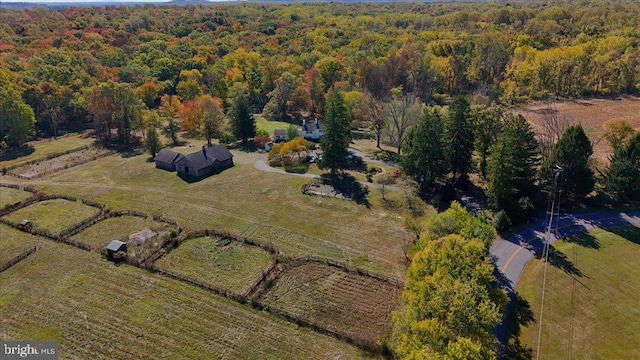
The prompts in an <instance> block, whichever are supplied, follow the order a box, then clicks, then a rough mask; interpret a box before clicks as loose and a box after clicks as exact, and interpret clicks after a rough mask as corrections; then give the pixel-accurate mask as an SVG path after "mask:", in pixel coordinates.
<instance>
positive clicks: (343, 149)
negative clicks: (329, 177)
mask: <svg viewBox="0 0 640 360" xmlns="http://www.w3.org/2000/svg"><path fill="white" fill-rule="evenodd" d="M349 128H350V124H349V115H348V112H347V108H346V106H345V104H344V96H343V95H342V93H340V92H339V91H338V90H336V89H332V90H331V91H330V92H329V98H328V99H327V106H326V109H325V118H324V135H322V138H320V148H321V149H322V151H323V153H322V161H321V163H320V165H321V166H322V167H323V168H327V169H330V170H331V172H332V173H335V172H336V171H337V170H342V169H346V168H347V167H348V165H349V163H348V159H347V157H348V156H349V150H348V149H349V142H350V141H351V133H350V131H349V130H350V129H349Z"/></svg>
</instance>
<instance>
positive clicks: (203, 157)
mask: <svg viewBox="0 0 640 360" xmlns="http://www.w3.org/2000/svg"><path fill="white" fill-rule="evenodd" d="M232 157H233V155H232V154H231V152H230V151H229V149H227V147H226V146H224V145H214V146H211V147H206V148H203V149H202V151H196V152H194V153H191V154H189V155H185V156H184V159H185V160H186V161H188V162H189V163H191V166H193V167H194V168H196V169H198V170H199V169H204V168H206V167H207V166H210V165H212V164H213V163H214V162H216V161H220V162H222V161H226V160H229V159H231V158H232ZM179 160H182V159H178V161H179Z"/></svg>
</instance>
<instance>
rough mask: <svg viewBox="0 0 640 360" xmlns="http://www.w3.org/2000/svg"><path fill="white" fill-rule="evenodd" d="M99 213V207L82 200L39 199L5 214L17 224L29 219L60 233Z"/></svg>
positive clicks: (35, 224)
mask: <svg viewBox="0 0 640 360" xmlns="http://www.w3.org/2000/svg"><path fill="white" fill-rule="evenodd" d="M97 213H98V209H97V208H95V207H92V206H88V205H85V204H83V203H81V202H80V201H70V200H65V199H53V200H45V201H39V202H37V203H35V204H31V205H29V206H27V207H24V208H22V209H18V210H17V211H14V212H12V213H10V214H9V215H7V216H5V218H6V219H7V220H10V221H12V222H14V223H16V224H19V223H20V222H21V221H22V220H24V219H28V220H30V221H31V223H32V224H33V226H35V227H36V228H39V229H41V230H48V231H51V232H52V233H58V232H60V231H62V230H64V229H66V228H68V227H70V226H72V225H75V224H77V223H79V222H81V221H82V220H85V219H87V218H89V217H91V216H93V215H96V214H97Z"/></svg>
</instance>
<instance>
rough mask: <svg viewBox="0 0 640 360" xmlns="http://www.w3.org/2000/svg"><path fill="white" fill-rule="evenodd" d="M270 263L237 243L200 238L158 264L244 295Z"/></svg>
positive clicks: (259, 252) (261, 254)
mask: <svg viewBox="0 0 640 360" xmlns="http://www.w3.org/2000/svg"><path fill="white" fill-rule="evenodd" d="M269 264H271V256H270V255H269V253H267V252H266V251H264V250H262V249H260V248H257V247H255V246H248V245H245V244H243V243H240V242H237V241H229V240H222V239H216V238H211V237H201V238H196V239H191V240H187V241H186V242H184V243H182V244H181V245H180V246H179V247H178V248H177V249H175V250H173V251H172V252H171V253H169V254H168V255H165V256H164V257H163V258H161V259H160V260H159V261H158V262H156V265H157V266H158V267H160V268H162V269H166V270H169V271H172V272H176V273H179V274H182V275H185V276H188V277H190V278H193V279H196V280H198V281H202V282H204V283H206V284H209V285H213V286H215V287H220V288H223V289H227V290H231V291H233V292H235V293H238V294H243V293H245V292H246V291H247V290H248V289H249V286H250V285H251V284H252V283H253V282H254V281H255V280H256V279H257V278H258V277H259V276H260V275H261V274H262V272H263V271H264V270H266V269H267V267H269Z"/></svg>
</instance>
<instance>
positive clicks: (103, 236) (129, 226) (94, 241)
mask: <svg viewBox="0 0 640 360" xmlns="http://www.w3.org/2000/svg"><path fill="white" fill-rule="evenodd" d="M145 229H150V230H153V231H155V232H156V233H161V232H163V231H167V230H168V226H167V225H166V224H164V223H161V222H158V221H154V220H153V219H151V218H147V219H144V218H141V217H137V216H118V217H112V218H108V219H105V220H102V221H100V222H98V223H96V224H94V225H92V226H90V227H88V228H86V229H84V230H83V231H81V232H79V233H77V234H75V235H74V236H72V237H71V239H72V240H76V241H80V242H82V243H85V244H88V245H90V246H91V247H92V248H97V247H102V246H106V245H107V243H108V242H109V241H111V240H113V239H123V238H128V237H129V235H131V234H133V233H136V232H138V231H141V230H145Z"/></svg>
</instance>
